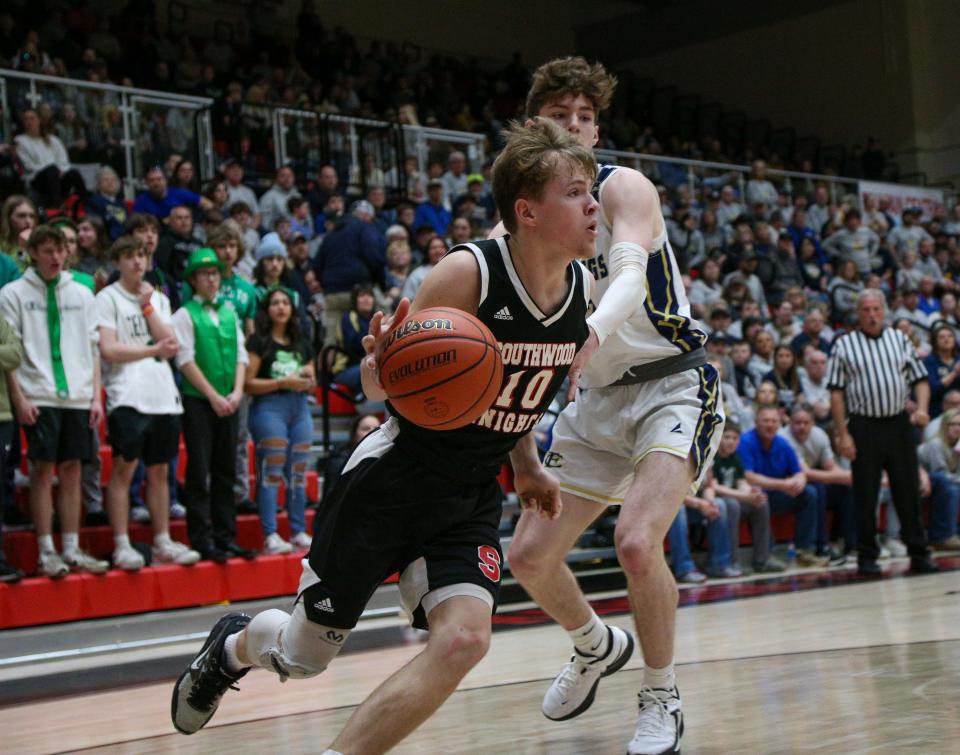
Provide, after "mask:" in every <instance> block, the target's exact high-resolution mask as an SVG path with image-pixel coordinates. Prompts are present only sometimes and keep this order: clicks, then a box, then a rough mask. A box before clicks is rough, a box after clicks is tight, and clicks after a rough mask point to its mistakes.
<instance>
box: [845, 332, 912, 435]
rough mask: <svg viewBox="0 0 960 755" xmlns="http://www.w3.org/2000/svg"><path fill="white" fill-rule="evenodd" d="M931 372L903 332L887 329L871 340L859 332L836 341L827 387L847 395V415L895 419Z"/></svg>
mask: <svg viewBox="0 0 960 755" xmlns="http://www.w3.org/2000/svg"><path fill="white" fill-rule="evenodd" d="M926 377H927V369H926V368H925V367H924V366H923V362H921V361H920V359H919V357H917V352H916V349H915V348H914V346H913V344H912V343H910V341H909V340H907V337H906V336H905V335H904V334H903V333H901V332H900V331H899V330H895V329H894V328H887V327H885V328H884V329H883V330H882V331H880V335H879V336H877V337H876V338H871V337H870V336H868V335H865V334H864V333H862V332H861V331H859V330H857V331H854V332H852V333H847V334H846V335H844V336H841V337H840V338H838V339H837V340H836V342H834V344H833V349H832V350H831V352H830V361H829V364H828V366H827V385H828V387H829V388H831V389H834V388H838V389H840V390H843V391H844V392H845V394H846V400H847V412H848V413H849V414H859V415H861V416H865V417H893V416H895V415H897V414H899V413H900V412H902V411H903V410H904V409H906V406H907V398H908V397H909V396H910V388H911V386H912V385H913V384H914V383H918V382H920V381H921V380H925V379H926Z"/></svg>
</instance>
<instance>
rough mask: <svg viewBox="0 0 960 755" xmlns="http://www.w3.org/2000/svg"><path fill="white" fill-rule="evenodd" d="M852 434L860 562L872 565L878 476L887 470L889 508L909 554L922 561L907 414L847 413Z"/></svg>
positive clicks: (916, 475)
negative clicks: (855, 447) (892, 512)
mask: <svg viewBox="0 0 960 755" xmlns="http://www.w3.org/2000/svg"><path fill="white" fill-rule="evenodd" d="M849 430H850V435H852V436H853V442H854V443H856V445H857V458H856V459H855V460H854V462H853V464H852V471H853V495H854V497H855V499H856V506H857V539H858V540H859V541H860V542H859V545H858V548H857V551H858V552H857V558H858V560H859V561H876V560H877V558H879V556H880V547H879V544H878V543H877V496H879V494H880V478H881V476H882V473H883V470H887V476H888V477H889V478H890V492H891V493H892V494H893V505H894V507H895V508H896V510H897V516H898V517H899V518H900V533H901V537H903V542H904V544H905V545H906V546H907V551H908V552H909V553H910V555H911V556H916V557H923V556H926V555H927V553H928V551H927V537H926V534H925V533H924V531H923V525H922V524H921V522H920V470H919V468H918V465H917V446H916V442H915V440H914V428H913V425H911V424H910V417H909V415H908V414H907V413H906V412H902V413H901V414H897V415H895V416H893V417H880V418H877V417H864V416H861V415H856V414H853V415H850V423H849Z"/></svg>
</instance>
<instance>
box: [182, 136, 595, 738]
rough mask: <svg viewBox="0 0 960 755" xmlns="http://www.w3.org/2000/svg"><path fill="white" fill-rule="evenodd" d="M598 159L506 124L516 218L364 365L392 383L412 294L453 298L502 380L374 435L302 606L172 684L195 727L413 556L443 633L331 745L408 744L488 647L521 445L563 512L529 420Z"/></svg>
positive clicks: (416, 583)
mask: <svg viewBox="0 0 960 755" xmlns="http://www.w3.org/2000/svg"><path fill="white" fill-rule="evenodd" d="M595 175H596V165H595V163H594V162H593V157H592V155H591V153H590V151H589V150H588V149H586V148H584V147H583V146H582V145H580V144H579V143H577V141H576V140H575V139H574V138H573V137H571V136H570V135H569V134H567V133H566V132H565V131H564V130H563V129H561V128H559V127H558V126H556V125H555V124H553V123H551V122H549V121H547V120H543V119H538V120H537V121H536V122H534V123H531V124H529V125H527V126H525V127H519V126H516V127H514V128H513V129H512V130H511V132H510V133H509V134H508V139H507V145H506V147H505V149H504V151H503V152H502V153H501V155H500V157H499V158H498V159H497V161H496V163H495V164H494V167H493V191H494V198H495V200H496V202H497V205H498V207H499V208H500V209H501V215H502V217H503V220H504V224H505V226H506V228H507V230H508V231H509V235H508V236H505V237H502V238H499V239H495V240H489V241H481V242H478V243H476V244H466V245H462V246H457V247H454V248H453V249H452V250H451V251H450V252H449V253H448V254H447V255H446V256H445V257H444V258H443V259H442V260H441V261H440V262H439V263H438V264H437V266H436V267H435V268H434V269H433V270H432V271H431V273H430V274H429V275H428V276H427V278H426V279H425V280H424V283H423V285H422V287H421V288H420V290H419V291H418V293H417V296H416V299H415V301H414V302H413V304H412V305H411V304H410V303H409V302H408V301H407V300H403V301H402V302H401V304H400V306H399V307H398V309H397V312H396V313H395V315H394V316H393V317H390V318H384V319H381V316H380V315H375V316H374V318H373V320H372V322H371V325H370V334H369V335H368V336H366V337H365V338H364V347H365V348H366V350H367V354H368V356H367V358H366V360H365V361H364V367H363V383H364V392H365V393H366V394H367V396H369V397H371V398H373V399H375V400H376V399H378V398H380V399H382V398H384V397H385V396H384V393H383V390H382V388H381V387H380V386H379V385H378V384H377V382H376V378H375V375H376V364H375V358H374V356H373V355H374V354H375V351H376V344H377V343H378V342H379V341H380V339H382V338H385V337H386V336H387V334H388V333H389V332H390V330H391V329H392V328H393V327H394V326H395V325H396V324H398V323H399V322H401V321H402V320H403V319H404V317H405V316H406V314H407V313H408V311H409V312H417V311H419V310H422V309H425V308H428V307H437V306H444V307H455V308H457V309H461V310H464V311H467V312H471V313H476V314H477V316H478V317H479V318H480V319H481V320H483V322H484V323H486V325H487V326H488V327H489V328H490V330H491V331H492V332H493V334H494V336H495V337H496V338H497V340H498V342H500V343H501V346H502V355H503V359H504V375H503V382H502V388H501V391H500V394H499V395H498V397H497V398H496V399H495V401H494V403H493V405H492V406H491V408H490V409H489V410H488V411H487V412H486V414H484V415H483V416H482V417H481V418H480V419H478V420H477V421H476V422H475V423H474V424H472V425H469V426H467V427H465V428H462V429H460V430H452V431H445V432H440V431H431V430H424V429H422V428H419V427H417V426H415V425H413V424H411V423H409V422H407V421H406V420H404V419H403V418H402V417H399V416H397V417H394V418H391V419H390V420H388V421H387V422H386V423H385V424H384V425H383V426H381V427H380V428H379V429H378V430H376V431H374V432H373V433H371V434H370V435H368V436H367V437H366V438H365V439H364V440H363V441H362V442H361V443H360V445H359V446H358V447H357V449H356V451H355V452H354V453H353V455H352V456H351V458H350V460H349V461H348V463H347V465H346V467H345V468H344V471H343V476H342V477H341V479H340V480H339V482H338V483H337V484H336V486H335V487H334V489H333V491H332V492H331V494H330V495H329V497H328V498H327V499H325V500H324V503H323V506H322V507H321V509H320V513H319V514H318V515H317V522H316V524H315V528H314V529H315V533H314V539H313V546H312V548H311V550H310V555H309V559H308V561H307V562H305V563H304V567H303V574H302V576H301V580H300V589H299V595H298V598H297V601H296V604H295V606H294V609H293V613H292V615H291V614H288V613H286V612H284V611H279V610H275V609H274V610H269V611H265V612H263V613H260V614H258V615H257V616H256V617H255V618H253V619H252V620H251V619H250V618H249V617H247V616H243V615H240V614H230V615H228V616H225V617H224V618H223V619H221V620H220V621H219V622H218V623H217V624H216V626H214V628H213V630H212V631H211V633H210V635H209V637H208V638H207V641H206V643H205V644H204V646H203V648H201V650H200V652H199V653H198V655H197V656H196V657H195V658H194V660H193V662H192V663H191V665H190V666H189V667H188V668H187V669H186V670H185V671H184V672H183V674H182V675H181V676H180V678H179V680H178V681H177V684H176V686H175V688H174V691H173V701H172V717H173V722H174V726H175V727H176V728H177V729H178V730H179V731H181V732H183V733H185V734H192V733H193V732H195V731H197V730H199V729H200V728H201V727H202V726H203V725H204V724H205V723H206V722H207V721H208V720H209V719H210V717H211V716H212V715H213V713H214V712H215V710H216V708H217V705H218V704H219V702H220V699H221V697H222V696H223V694H224V693H225V692H226V690H227V689H228V688H230V687H231V685H233V684H235V683H236V682H237V681H238V680H239V679H240V678H241V677H242V676H243V675H244V674H246V673H247V671H248V670H249V669H250V668H251V667H252V666H259V667H261V668H265V669H267V670H269V671H273V672H275V673H277V674H279V675H280V678H281V680H286V679H287V678H297V679H299V678H305V677H310V676H314V675H316V674H319V673H320V672H321V671H323V670H324V669H325V668H326V666H327V664H329V663H330V661H331V660H333V658H334V657H335V656H336V655H337V653H338V652H339V651H340V648H341V647H342V645H343V643H344V641H345V639H346V638H347V636H348V635H349V634H350V631H351V630H352V629H353V627H354V626H355V625H356V623H357V621H358V619H359V618H360V615H361V613H362V611H363V609H364V606H365V605H366V603H367V601H368V600H369V598H370V596H371V595H372V594H373V592H374V590H376V588H377V586H378V585H379V584H380V583H381V582H382V581H383V579H384V578H386V577H387V576H389V575H390V574H391V573H394V572H397V571H399V572H401V580H400V592H401V597H402V599H403V602H404V604H405V606H406V608H407V609H408V611H409V612H410V613H411V614H412V615H413V617H414V625H415V626H419V627H423V628H429V630H430V637H429V640H428V642H427V646H426V648H425V649H424V651H423V652H422V653H420V655H418V656H417V657H416V658H414V659H413V660H412V661H411V662H410V663H409V664H407V665H406V666H405V667H403V668H402V669H400V670H399V671H397V672H396V673H395V674H394V675H393V676H392V677H390V678H389V679H388V680H387V681H386V682H384V683H383V684H382V685H381V686H380V687H379V688H378V689H377V690H375V691H374V692H373V694H372V695H371V696H370V697H369V698H367V700H366V701H365V702H364V703H363V704H362V705H361V706H360V708H359V709H358V710H357V711H356V712H355V713H354V715H353V716H352V717H351V718H350V720H349V721H348V722H347V725H346V727H345V729H344V730H343V731H342V732H341V734H340V735H339V736H338V737H337V738H336V740H335V741H334V742H333V744H332V745H331V749H329V750H327V751H326V752H327V753H328V755H329V754H332V753H349V754H350V755H361V754H362V755H369V754H370V753H380V752H384V751H386V750H388V749H390V748H391V747H393V746H395V745H396V744H397V743H398V742H400V741H401V740H402V739H403V738H404V737H405V736H407V735H408V734H409V733H410V732H412V731H413V730H414V729H416V728H417V727H418V726H419V725H420V724H421V723H422V722H423V721H424V720H426V719H427V718H428V717H429V716H430V715H431V714H432V713H433V712H434V711H435V710H436V709H437V708H438V707H439V706H440V705H441V704H442V703H443V701H444V700H446V698H447V697H448V696H449V695H450V694H451V693H452V692H453V691H454V689H456V687H457V684H458V683H459V682H460V680H461V679H462V678H463V677H464V675H465V674H466V673H467V672H468V671H469V670H470V669H471V668H472V667H473V666H474V665H475V664H476V663H477V662H478V661H479V660H480V659H481V658H482V657H483V656H484V654H485V653H486V651H487V648H488V645H489V640H490V615H491V612H492V611H493V609H494V608H495V606H496V600H497V595H498V591H499V583H500V568H501V551H500V545H499V537H498V533H497V526H498V524H499V520H500V515H501V491H500V489H499V485H498V483H497V480H496V475H497V473H498V471H499V468H500V465H501V463H503V462H504V461H506V459H507V457H508V456H509V459H510V462H511V463H512V465H513V469H514V474H515V485H516V488H517V491H518V494H519V496H520V498H521V500H522V501H523V504H524V506H525V507H527V508H532V509H536V510H539V512H540V513H541V514H542V515H543V516H546V517H556V516H558V515H559V513H560V505H561V504H560V494H559V487H558V486H557V483H556V481H555V480H554V479H553V477H552V476H551V475H549V474H548V473H547V472H546V471H545V470H544V469H543V467H542V466H541V464H540V461H539V458H538V456H537V453H536V447H535V445H534V442H533V437H532V435H531V434H530V430H531V429H532V428H533V427H534V425H535V424H536V421H537V420H538V419H539V417H540V415H541V414H542V413H543V412H544V411H545V409H546V408H547V407H548V406H549V404H550V401H551V399H552V397H553V395H554V394H555V392H556V391H557V389H558V388H559V386H560V384H561V382H562V381H563V379H564V377H565V376H566V374H567V371H568V369H569V365H570V364H571V363H572V361H573V358H574V354H575V352H576V351H577V350H578V349H579V348H580V347H581V346H582V345H583V343H584V341H585V340H586V338H587V326H586V311H587V302H588V301H589V298H590V283H589V281H590V276H589V275H588V274H587V272H586V269H585V268H584V267H583V266H582V265H581V264H580V263H579V262H578V261H577V260H580V259H585V258H589V257H591V256H592V255H593V253H594V241H595V239H596V235H597V202H596V200H595V199H594V198H593V197H592V196H591V194H590V188H591V185H592V182H593V180H594V177H595Z"/></svg>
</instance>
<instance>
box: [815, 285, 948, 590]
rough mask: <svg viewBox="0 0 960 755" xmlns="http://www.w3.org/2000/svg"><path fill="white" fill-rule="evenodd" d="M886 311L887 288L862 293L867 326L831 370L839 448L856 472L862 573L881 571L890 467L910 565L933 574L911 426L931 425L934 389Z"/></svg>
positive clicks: (840, 349) (841, 349)
mask: <svg viewBox="0 0 960 755" xmlns="http://www.w3.org/2000/svg"><path fill="white" fill-rule="evenodd" d="M885 314H886V300H885V299H884V296H883V293H882V292H881V291H879V290H877V289H867V290H865V291H864V292H863V293H862V294H860V298H859V300H858V302H857V316H858V320H859V325H860V329H859V330H858V331H853V332H851V333H848V334H846V335H844V336H842V337H840V338H839V339H837V342H836V343H835V344H834V346H833V351H832V352H831V355H830V366H829V368H828V371H827V384H828V387H829V388H830V408H831V410H832V412H833V420H834V427H835V428H836V437H837V448H838V450H839V452H840V454H841V455H842V456H845V457H846V458H848V459H850V461H851V462H852V467H853V494H854V497H855V499H856V507H857V533H858V540H859V547H858V554H857V570H858V572H859V573H860V574H862V575H865V576H871V575H873V576H875V575H879V574H880V573H881V570H880V566H879V565H878V564H877V557H878V556H879V555H880V548H879V546H878V543H877V519H876V510H877V496H878V495H879V493H880V477H881V474H882V472H883V470H886V471H887V475H888V477H889V478H890V490H891V492H892V493H893V503H894V506H896V508H897V515H898V516H899V517H900V525H901V534H902V536H903V541H904V543H905V544H906V546H907V551H908V552H909V554H910V568H911V569H912V570H913V571H914V572H918V573H930V572H935V571H938V567H937V564H936V562H934V561H933V559H932V558H930V552H929V550H928V549H927V539H926V535H925V534H924V531H923V526H922V524H921V523H920V490H919V484H920V483H919V474H920V472H919V469H918V467H917V445H916V441H915V439H914V430H913V427H912V425H916V426H917V427H924V426H925V425H926V424H927V423H928V422H929V421H930V417H929V416H928V414H927V407H928V406H929V404H930V385H929V383H928V382H927V371H926V369H925V368H924V366H923V363H922V362H921V361H920V360H919V359H918V358H917V354H916V352H915V350H914V348H913V345H912V344H911V343H910V342H909V341H908V340H907V338H906V336H904V335H903V333H901V332H900V331H899V330H895V329H893V328H888V327H885V326H884V315H885ZM911 387H913V389H914V391H915V392H916V398H917V410H916V411H915V412H914V413H913V416H912V417H911V416H910V415H909V414H908V413H907V411H906V406H907V399H908V397H909V396H910V388H911ZM844 399H846V402H844ZM847 410H849V412H850V422H849V427H848V425H847V421H846V411H847Z"/></svg>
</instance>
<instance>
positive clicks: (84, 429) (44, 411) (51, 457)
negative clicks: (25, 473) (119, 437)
mask: <svg viewBox="0 0 960 755" xmlns="http://www.w3.org/2000/svg"><path fill="white" fill-rule="evenodd" d="M39 409H40V413H39V415H38V416H37V421H36V422H35V423H34V424H32V425H27V426H25V427H24V428H23V429H24V432H25V433H26V436H27V458H28V459H30V461H46V462H54V463H58V462H64V461H79V462H81V463H82V464H86V463H87V462H89V461H90V460H91V459H93V433H94V430H93V429H92V428H91V427H90V412H89V411H88V410H87V409H61V408H59V407H55V406H41V407H39Z"/></svg>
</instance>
